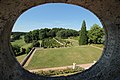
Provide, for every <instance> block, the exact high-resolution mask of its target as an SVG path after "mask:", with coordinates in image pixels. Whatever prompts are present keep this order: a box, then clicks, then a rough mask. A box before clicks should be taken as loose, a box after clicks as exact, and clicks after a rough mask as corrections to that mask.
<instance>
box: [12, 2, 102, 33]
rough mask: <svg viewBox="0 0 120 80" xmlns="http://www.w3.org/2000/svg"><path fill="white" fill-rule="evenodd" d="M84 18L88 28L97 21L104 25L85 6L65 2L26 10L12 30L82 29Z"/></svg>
mask: <svg viewBox="0 0 120 80" xmlns="http://www.w3.org/2000/svg"><path fill="white" fill-rule="evenodd" d="M83 20H85V21H86V24H87V29H90V27H91V26H92V25H93V24H95V23H96V24H98V25H100V26H101V27H102V24H101V22H100V21H99V19H98V18H97V17H96V16H95V15H94V14H93V13H92V12H90V11H89V10H87V9H85V8H82V7H79V6H76V5H70V4H63V3H49V4H43V5H40V6H36V7H33V8H31V9H29V10H27V11H26V12H24V13H23V14H22V15H21V16H20V17H19V18H18V19H17V21H16V23H15V24H14V27H13V30H12V31H14V32H15V31H19V32H28V31H31V30H34V29H41V28H54V27H59V28H60V27H62V28H69V29H75V30H80V28H81V25H82V21H83Z"/></svg>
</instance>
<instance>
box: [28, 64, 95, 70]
mask: <svg viewBox="0 0 120 80" xmlns="http://www.w3.org/2000/svg"><path fill="white" fill-rule="evenodd" d="M93 64H94V63H88V64H79V65H76V66H79V67H82V68H84V69H88V68H90V67H91V66H92V65H93ZM66 68H72V65H71V66H63V67H54V68H44V69H33V70H28V71H30V72H38V71H41V70H42V71H48V70H60V69H66Z"/></svg>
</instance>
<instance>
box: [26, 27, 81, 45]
mask: <svg viewBox="0 0 120 80" xmlns="http://www.w3.org/2000/svg"><path fill="white" fill-rule="evenodd" d="M78 35H79V32H78V31H76V30H72V29H64V28H53V29H48V28H44V29H40V30H39V29H37V30H33V31H30V32H28V33H27V34H26V35H25V36H24V40H25V42H26V43H31V42H33V41H34V40H43V39H45V38H53V37H61V38H68V37H71V36H78Z"/></svg>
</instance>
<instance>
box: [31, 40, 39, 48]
mask: <svg viewBox="0 0 120 80" xmlns="http://www.w3.org/2000/svg"><path fill="white" fill-rule="evenodd" d="M32 47H40V43H39V42H38V41H33V42H32Z"/></svg>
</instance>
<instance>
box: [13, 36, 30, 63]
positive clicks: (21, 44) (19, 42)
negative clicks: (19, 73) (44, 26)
mask: <svg viewBox="0 0 120 80" xmlns="http://www.w3.org/2000/svg"><path fill="white" fill-rule="evenodd" d="M11 44H12V45H18V46H20V47H21V48H25V49H27V48H28V47H30V46H31V44H32V43H29V44H27V43H25V41H24V36H21V39H19V40H15V41H14V42H11ZM25 56H26V54H23V55H20V56H17V57H16V58H17V60H18V62H21V61H22V60H23V59H24V58H25Z"/></svg>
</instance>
